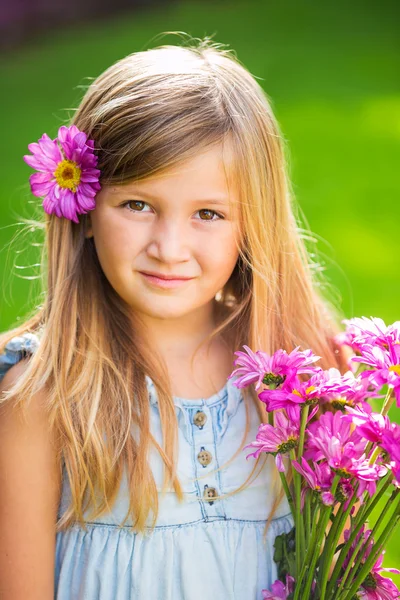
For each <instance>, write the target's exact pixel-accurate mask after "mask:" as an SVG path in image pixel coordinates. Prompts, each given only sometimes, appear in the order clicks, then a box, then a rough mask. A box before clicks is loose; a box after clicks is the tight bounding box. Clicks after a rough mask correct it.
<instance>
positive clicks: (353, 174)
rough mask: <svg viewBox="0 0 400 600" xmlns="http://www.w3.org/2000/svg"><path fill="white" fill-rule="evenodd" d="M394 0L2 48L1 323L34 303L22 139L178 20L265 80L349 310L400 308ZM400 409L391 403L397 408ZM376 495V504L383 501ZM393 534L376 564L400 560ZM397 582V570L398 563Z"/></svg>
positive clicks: (294, 7)
mask: <svg viewBox="0 0 400 600" xmlns="http://www.w3.org/2000/svg"><path fill="white" fill-rule="evenodd" d="M399 14H400V8H399V5H398V4H397V2H394V1H392V2H391V1H389V0H383V1H381V2H379V3H376V2H361V1H352V2H347V1H344V0H338V1H337V2H335V3H328V2H326V3H324V2H322V3H321V2H319V3H318V2H296V1H295V0H288V1H286V2H283V1H282V2H268V1H264V2H262V1H259V2H255V1H254V0H247V1H246V2H237V1H232V2H228V1H219V2H213V3H211V2H210V3H208V2H194V1H180V2H176V3H174V4H171V5H170V6H167V7H162V6H160V7H157V8H156V9H153V10H152V11H150V12H140V13H135V14H133V13H132V14H131V15H124V16H118V17H115V18H113V19H107V20H106V21H102V22H96V21H93V22H92V23H90V24H84V25H81V26H77V27H74V28H69V29H64V28H63V27H62V24H61V26H60V30H58V31H53V32H51V33H48V34H47V35H43V36H41V37H40V39H38V40H37V41H36V42H35V43H31V44H30V45H29V46H25V47H24V48H22V49H19V50H18V51H14V52H13V53H12V55H9V56H7V57H3V58H2V60H1V64H0V79H1V85H2V90H3V93H2V94H1V96H0V108H1V115H2V118H3V128H2V143H1V146H0V164H1V177H0V197H1V203H0V219H1V228H0V258H1V260H0V280H1V281H2V284H3V294H2V300H3V302H2V305H1V307H0V330H5V329H7V328H8V327H10V326H12V325H15V324H16V323H18V321H19V320H20V319H23V318H24V313H25V311H27V310H29V309H30V308H31V307H32V303H33V302H34V301H35V298H34V289H35V287H34V281H33V280H32V279H31V278H32V277H34V276H35V274H36V273H37V267H36V266H35V264H36V263H37V262H38V246H35V244H37V243H39V242H40V237H39V238H38V237H37V235H36V234H35V233H32V234H29V233H28V235H27V236H24V237H23V238H21V236H18V237H17V239H16V240H15V241H14V243H13V244H12V245H11V246H10V242H11V240H12V239H13V238H14V237H15V236H16V234H17V232H18V230H19V226H18V222H19V221H20V218H19V217H20V216H23V217H25V218H28V217H31V216H32V214H33V213H32V207H33V204H32V200H33V198H32V197H31V195H30V193H29V187H28V184H27V180H28V176H29V175H30V174H31V173H32V170H31V169H30V168H29V167H28V166H27V165H26V164H25V163H24V162H23V160H22V156H23V154H26V153H27V152H28V150H27V144H28V143H30V142H32V141H36V140H37V139H38V138H39V137H40V136H41V135H42V133H43V132H44V131H46V132H47V133H48V134H49V135H50V136H51V137H55V135H56V132H57V129H58V127H59V126H60V125H61V124H62V123H65V122H66V119H68V117H69V116H71V115H72V109H73V108H74V107H76V106H77V105H78V103H79V100H80V98H81V96H82V94H83V87H82V86H86V85H87V84H88V83H89V79H88V78H94V77H96V76H97V75H98V74H100V73H101V72H102V71H103V70H104V69H105V68H107V67H108V66H109V65H110V64H111V63H113V62H115V61H116V60H118V59H120V58H121V57H123V56H125V55H126V54H128V53H131V52H134V51H138V50H142V49H145V48H148V47H152V46H155V45H159V44H164V43H171V44H179V43H180V40H179V38H177V37H176V36H173V35H167V36H164V37H163V38H161V39H160V38H159V39H154V38H155V36H157V35H158V34H160V33H161V32H167V31H183V32H186V33H188V34H190V35H192V36H194V37H203V36H205V35H208V36H212V38H213V40H214V41H216V42H221V43H224V44H228V45H229V46H230V47H232V48H234V50H235V51H236V53H237V56H238V58H239V59H240V60H241V61H242V62H243V63H244V64H245V66H246V67H247V68H248V69H249V70H250V71H251V73H252V74H253V75H255V76H256V77H258V78H259V79H258V80H259V81H260V83H261V85H262V86H263V87H264V89H265V90H266V92H267V94H268V96H269V98H270V100H271V103H272V106H273V109H274V111H275V114H276V116H277V118H278V121H279V123H280V125H281V128H282V132H283V134H284V137H285V139H286V141H287V144H288V150H289V153H290V155H289V163H290V172H291V178H292V181H293V188H294V192H295V194H296V197H297V200H298V202H299V205H300V207H301V210H302V212H303V213H304V215H305V217H306V219H307V222H308V225H309V227H310V229H311V231H312V232H313V234H314V236H315V238H316V239H317V240H318V244H317V256H318V260H319V262H320V263H321V267H322V268H323V269H324V270H325V273H326V277H327V281H328V282H329V284H330V286H331V292H332V293H333V294H336V301H337V303H338V304H339V306H341V307H342V308H343V310H344V313H345V315H346V317H347V318H350V317H353V316H362V315H364V316H367V317H370V316H379V317H381V318H383V319H384V320H385V321H386V323H391V322H393V321H395V320H398V319H399V318H400V317H399V297H400V269H399V255H400V243H399V237H398V229H399V223H400V219H399V217H400V209H399V201H400V180H399V164H400V160H399V159H400V144H399V142H400V89H399V88H400V85H399V81H400V79H399V74H400V68H399V67H400V60H399V59H400V56H399V55H400V51H399V43H398V31H399ZM390 415H391V416H392V418H393V419H395V420H397V421H398V422H400V411H399V410H398V409H396V408H393V409H392V410H391V412H390ZM381 509H382V507H381V506H380V507H379V509H378V510H377V511H376V513H375V515H377V514H379V512H380V510H381ZM399 542H400V535H399V532H397V533H396V534H395V535H394V537H393V538H392V540H391V543H390V545H389V549H388V551H387V554H386V558H385V562H384V564H385V566H396V567H398V566H400V564H399V563H400V561H399V557H400V549H399ZM393 580H394V581H396V583H397V585H400V577H399V576H396V575H393Z"/></svg>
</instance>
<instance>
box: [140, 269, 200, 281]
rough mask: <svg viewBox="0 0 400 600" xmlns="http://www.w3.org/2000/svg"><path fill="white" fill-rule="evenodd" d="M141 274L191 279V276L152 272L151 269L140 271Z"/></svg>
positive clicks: (160, 277) (164, 277)
mask: <svg viewBox="0 0 400 600" xmlns="http://www.w3.org/2000/svg"><path fill="white" fill-rule="evenodd" d="M140 272H141V273H142V274H143V275H152V276H153V277H157V278H158V279H166V280H169V279H186V280H187V279H193V278H192V277H184V276H183V275H163V274H162V273H154V272H153V271H140Z"/></svg>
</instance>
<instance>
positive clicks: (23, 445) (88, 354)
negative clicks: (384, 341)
mask: <svg viewBox="0 0 400 600" xmlns="http://www.w3.org/2000/svg"><path fill="white" fill-rule="evenodd" d="M29 149H30V150H31V152H32V155H27V156H26V157H25V160H26V162H28V164H30V166H32V167H33V168H36V169H37V170H38V171H39V173H36V174H35V175H33V176H31V188H32V192H33V193H34V194H35V195H37V196H40V197H44V201H43V208H44V226H45V244H44V252H43V261H42V265H43V274H44V281H45V285H44V293H43V304H42V305H41V306H40V307H39V308H36V309H35V311H34V312H33V314H32V315H31V316H30V317H29V319H28V320H27V321H26V322H25V323H24V324H23V325H21V326H19V327H17V328H14V329H12V330H11V331H9V332H7V333H4V334H3V335H2V337H1V340H0V342H1V343H0V351H1V352H2V354H1V361H0V362H1V370H0V372H1V375H2V376H3V380H2V384H1V385H2V392H3V393H2V404H1V412H0V439H1V440H2V442H1V444H0V532H1V533H0V535H1V538H2V541H1V549H0V589H1V591H2V598H4V599H5V600H17V599H18V600H19V599H21V598H24V600H34V599H35V600H36V599H40V600H50V598H53V597H54V598H57V599H58V600H67V599H69V600H70V599H74V600H75V599H81V600H83V599H85V600H97V599H99V600H145V599H147V598H152V599H153V600H172V599H173V600H200V599H204V598H207V597H214V598H221V599H224V600H227V599H232V600H233V599H235V600H250V599H251V600H261V597H262V594H261V590H262V589H266V588H269V587H270V586H271V584H272V582H273V581H274V580H275V579H276V577H277V569H276V564H275V562H274V560H273V552H274V546H273V544H274V540H275V537H276V536H277V535H279V534H280V533H283V532H288V531H289V530H290V529H291V528H292V525H293V520H292V517H291V516H290V514H289V513H290V510H289V506H288V504H287V502H286V498H285V497H284V494H283V490H282V489H281V486H280V480H279V477H278V475H277V471H276V468H275V464H274V459H273V458H272V457H271V455H266V454H264V455H260V457H259V458H258V459H257V460H254V459H252V460H246V453H245V452H243V446H244V445H246V444H248V443H249V442H251V441H253V440H254V439H255V436H256V433H257V430H258V426H259V424H260V423H261V422H268V416H267V413H266V411H265V409H264V410H263V408H262V406H263V405H262V403H261V402H260V401H259V399H258V396H257V393H256V392H255V390H254V389H253V387H252V386H250V387H251V389H250V387H249V388H243V389H241V390H239V389H238V388H237V387H235V385H234V382H233V379H232V378H231V377H230V375H231V374H232V371H233V369H234V358H235V356H234V352H235V351H236V350H239V349H242V346H243V345H244V344H247V345H248V346H249V347H250V348H252V349H253V350H256V349H263V350H264V351H266V352H269V353H272V352H274V351H275V350H276V349H278V348H284V349H285V350H287V351H288V352H290V351H291V350H292V349H293V348H294V347H295V346H297V345H300V346H301V347H302V348H303V349H305V348H312V349H313V351H314V352H315V353H316V354H318V355H319V356H321V360H320V362H319V364H320V366H321V367H323V368H328V367H337V368H339V369H340V370H341V371H342V372H343V371H344V370H346V369H347V363H346V357H345V356H343V355H342V354H341V352H343V351H342V350H341V349H340V348H336V347H335V345H334V342H333V337H334V335H335V334H336V333H338V331H339V330H340V326H339V322H340V318H341V315H339V314H337V313H336V310H335V308H334V307H332V306H330V305H329V304H328V302H327V300H325V299H323V297H322V295H321V294H320V284H319V282H317V280H316V277H315V276H314V273H313V270H312V267H313V266H315V265H312V264H310V263H309V257H308V255H307V252H306V249H305V245H304V242H303V238H302V236H301V234H300V229H299V227H298V225H297V222H296V218H295V215H294V204H293V200H292V197H291V193H290V186H289V181H288V176H287V173H286V168H285V159H284V153H283V141H282V136H281V134H280V132H279V128H278V125H277V123H276V120H275V118H274V115H273V113H272V110H271V107H270V104H269V102H268V99H267V97H266V95H265V93H264V92H263V90H262V88H261V87H260V86H259V84H258V83H257V82H256V81H255V79H254V78H253V76H252V75H251V74H250V73H249V72H248V71H247V70H246V69H245V67H244V66H243V65H242V64H241V63H240V62H239V60H238V59H237V58H236V57H235V56H234V55H233V53H232V52H230V51H229V50H226V49H223V48H222V47H221V46H220V45H218V44H215V43H211V42H210V41H209V40H208V39H204V40H200V41H199V43H194V44H192V45H187V46H185V47H184V46H182V47H179V46H168V45H165V46H161V47H158V48H154V49H151V50H147V51H144V52H137V53H134V54H131V55H129V56H127V57H126V58H124V59H122V60H120V61H118V62H117V63H116V64H114V65H112V66H111V67H109V68H108V69H107V70H106V71H105V72H104V73H103V74H101V75H100V76H99V77H98V78H97V79H96V80H95V81H93V83H92V84H91V85H90V87H89V88H88V90H87V91H86V94H85V96H84V98H83V100H82V102H81V104H80V106H79V107H78V109H77V110H76V113H75V116H74V118H73V122H72V124H71V127H66V126H64V127H61V128H60V130H59V132H58V138H57V139H56V140H54V141H52V140H51V139H50V138H49V137H48V136H47V135H46V134H44V135H43V137H42V138H41V139H40V140H39V144H31V145H30V146H29ZM78 216H79V218H78ZM18 409H20V410H22V413H23V414H22V415H21V414H20V410H18Z"/></svg>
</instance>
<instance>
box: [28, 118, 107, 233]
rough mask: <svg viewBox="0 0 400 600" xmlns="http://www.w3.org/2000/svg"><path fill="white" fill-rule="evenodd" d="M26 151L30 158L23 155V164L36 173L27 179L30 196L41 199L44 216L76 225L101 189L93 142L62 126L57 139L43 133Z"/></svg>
mask: <svg viewBox="0 0 400 600" xmlns="http://www.w3.org/2000/svg"><path fill="white" fill-rule="evenodd" d="M28 148H29V150H30V151H31V152H32V155H30V154H27V155H25V156H24V161H25V162H26V163H27V164H28V165H29V166H30V167H32V168H33V169H36V170H37V171H38V173H34V174H33V175H31V176H30V177H29V182H30V186H31V191H32V194H34V196H38V197H39V198H43V197H44V200H43V208H44V210H45V211H46V212H47V214H49V215H51V214H53V213H54V214H55V215H57V217H65V218H66V219H70V220H72V221H74V222H75V223H79V220H78V214H85V213H87V212H88V211H90V210H93V209H94V208H95V207H96V203H95V196H96V194H97V192H98V191H99V190H100V188H101V186H100V183H99V176H100V171H99V169H96V168H95V167H96V165H97V160H98V159H97V156H96V155H95V153H94V151H93V148H94V141H93V140H88V139H87V135H86V133H84V132H83V131H80V130H79V129H78V128H77V127H76V126H75V125H71V126H70V127H66V126H65V125H63V126H62V127H60V128H59V130H58V137H57V138H56V139H54V140H52V139H50V138H49V136H48V135H47V134H46V133H44V134H43V135H42V137H41V138H40V139H39V140H38V142H37V143H32V144H29V145H28Z"/></svg>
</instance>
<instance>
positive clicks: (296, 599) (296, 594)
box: [293, 509, 321, 600]
mask: <svg viewBox="0 0 400 600" xmlns="http://www.w3.org/2000/svg"><path fill="white" fill-rule="evenodd" d="M317 510H319V514H318V515H315V518H314V519H313V522H312V527H311V536H310V544H309V546H308V549H307V552H306V556H305V558H304V562H303V566H302V569H301V573H300V577H299V576H297V578H296V588H295V592H294V598H293V600H299V598H300V589H301V583H302V581H303V577H304V575H305V573H306V571H307V567H308V564H309V562H310V559H311V556H312V553H313V549H314V546H315V541H316V538H317V531H318V527H317V524H318V522H319V519H320V516H321V509H317ZM301 598H303V596H301Z"/></svg>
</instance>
